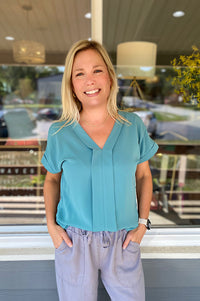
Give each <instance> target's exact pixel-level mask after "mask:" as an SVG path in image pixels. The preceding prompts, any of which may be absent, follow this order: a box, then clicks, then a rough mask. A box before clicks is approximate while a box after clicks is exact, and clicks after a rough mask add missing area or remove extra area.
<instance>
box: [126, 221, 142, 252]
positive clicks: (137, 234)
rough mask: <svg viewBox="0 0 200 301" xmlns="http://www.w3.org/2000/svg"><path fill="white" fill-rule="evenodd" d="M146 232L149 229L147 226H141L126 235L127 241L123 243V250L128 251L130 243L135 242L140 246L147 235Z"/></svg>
mask: <svg viewBox="0 0 200 301" xmlns="http://www.w3.org/2000/svg"><path fill="white" fill-rule="evenodd" d="M146 230H147V229H146V226H145V225H143V224H139V226H138V227H137V228H136V229H133V230H131V231H129V232H128V234H127V235H126V239H125V241H124V243H123V246H122V248H123V249H126V247H127V246H128V244H129V242H130V241H134V242H137V243H138V244H140V243H141V241H142V238H143V236H144V234H145V233H146Z"/></svg>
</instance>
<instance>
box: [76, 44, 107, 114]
mask: <svg viewBox="0 0 200 301" xmlns="http://www.w3.org/2000/svg"><path fill="white" fill-rule="evenodd" d="M72 85H73V91H74V93H75V94H76V96H77V98H78V99H79V101H80V102H81V103H82V107H83V109H87V108H91V107H94V106H106V105H107V100H108V97H109V95H110V87H111V79H110V76H109V73H108V70H107V66H106V64H105V62H104V60H103V59H102V57H101V55H100V54H99V53H98V52H97V51H96V50H94V49H87V50H82V51H80V52H78V53H77V55H76V56H75V59H74V63H73V68H72Z"/></svg>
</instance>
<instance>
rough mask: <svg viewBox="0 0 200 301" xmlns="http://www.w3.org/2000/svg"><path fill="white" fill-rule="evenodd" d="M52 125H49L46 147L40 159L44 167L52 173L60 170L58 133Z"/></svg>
mask: <svg viewBox="0 0 200 301" xmlns="http://www.w3.org/2000/svg"><path fill="white" fill-rule="evenodd" d="M54 125H55V124H53V125H51V127H50V129H49V132H48V138H47V147H46V150H45V153H44V155H43V157H42V160H41V162H42V164H43V165H44V167H45V168H46V169H47V170H48V171H49V172H50V173H53V174H55V173H59V172H61V170H62V166H61V164H60V158H59V157H60V156H59V141H58V136H59V135H58V133H56V131H57V129H55V126H54Z"/></svg>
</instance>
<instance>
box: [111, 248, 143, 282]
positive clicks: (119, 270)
mask: <svg viewBox="0 0 200 301" xmlns="http://www.w3.org/2000/svg"><path fill="white" fill-rule="evenodd" d="M116 259H117V260H116V274H117V278H118V281H119V282H120V283H121V284H122V285H123V286H124V287H140V286H141V287H142V286H143V282H144V276H143V268H142V262H141V256H140V245H139V244H138V243H136V242H130V243H129V245H128V246H127V247H126V249H125V250H123V249H122V246H118V256H117V258H116Z"/></svg>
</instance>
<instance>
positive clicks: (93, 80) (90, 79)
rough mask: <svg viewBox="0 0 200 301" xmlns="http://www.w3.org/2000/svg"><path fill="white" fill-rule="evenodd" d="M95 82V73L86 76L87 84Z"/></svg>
mask: <svg viewBox="0 0 200 301" xmlns="http://www.w3.org/2000/svg"><path fill="white" fill-rule="evenodd" d="M94 83H95V79H94V76H93V75H87V77H86V84H87V85H89V86H90V85H93V84H94Z"/></svg>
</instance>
